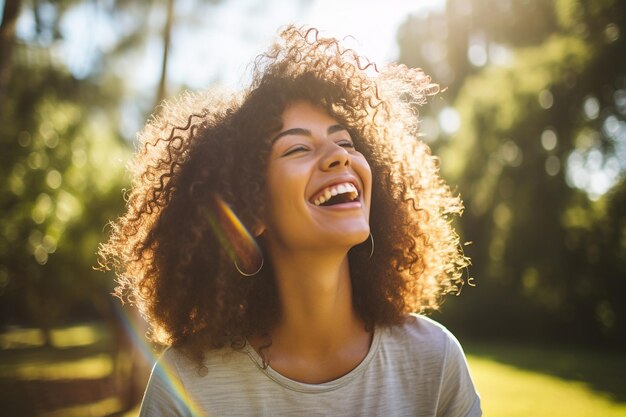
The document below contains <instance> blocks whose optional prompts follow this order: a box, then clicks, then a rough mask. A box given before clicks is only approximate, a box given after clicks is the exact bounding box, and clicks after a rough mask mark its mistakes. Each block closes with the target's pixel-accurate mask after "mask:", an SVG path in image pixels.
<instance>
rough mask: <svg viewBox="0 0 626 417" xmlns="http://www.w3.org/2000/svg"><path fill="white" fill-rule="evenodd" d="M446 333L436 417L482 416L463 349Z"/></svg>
mask: <svg viewBox="0 0 626 417" xmlns="http://www.w3.org/2000/svg"><path fill="white" fill-rule="evenodd" d="M446 333H447V335H448V339H447V341H446V355H445V362H444V368H443V378H442V381H441V384H442V386H441V391H440V397H439V407H438V412H437V416H438V417H478V416H482V410H481V408H480V397H479V396H478V393H477V392H476V388H475V387H474V382H473V381H472V377H471V376H470V373H469V369H468V366H467V360H466V359H465V354H464V353H463V348H461V345H460V344H459V342H458V340H457V339H456V338H455V337H454V336H453V335H452V334H451V333H450V332H447V331H446Z"/></svg>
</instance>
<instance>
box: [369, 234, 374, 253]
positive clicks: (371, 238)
mask: <svg viewBox="0 0 626 417" xmlns="http://www.w3.org/2000/svg"><path fill="white" fill-rule="evenodd" d="M370 242H372V249H371V250H370V256H369V259H372V255H374V236H372V232H370Z"/></svg>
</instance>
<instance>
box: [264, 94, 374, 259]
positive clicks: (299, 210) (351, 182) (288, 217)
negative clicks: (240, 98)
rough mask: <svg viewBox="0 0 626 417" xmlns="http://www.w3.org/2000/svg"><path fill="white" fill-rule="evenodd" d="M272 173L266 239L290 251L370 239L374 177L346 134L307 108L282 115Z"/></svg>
mask: <svg viewBox="0 0 626 417" xmlns="http://www.w3.org/2000/svg"><path fill="white" fill-rule="evenodd" d="M282 122H283V126H282V129H281V130H280V131H279V132H277V133H276V135H275V136H274V137H273V143H272V149H271V152H270V159H269V162H268V168H267V209H268V210H267V216H266V217H267V218H266V224H265V232H266V238H267V239H269V242H270V245H280V246H281V247H282V248H284V249H286V250H310V249H320V248H323V249H330V248H337V249H345V250H348V249H349V248H351V247H352V246H354V245H357V244H359V243H361V242H363V241H364V240H365V239H367V237H368V235H369V211H370V202H371V187H372V173H371V170H370V167H369V164H368V163H367V161H366V160H365V157H364V156H363V155H362V154H361V153H360V152H359V151H358V149H356V148H355V147H354V143H353V141H352V138H351V137H350V134H349V133H348V131H347V130H346V128H345V127H344V126H342V125H340V124H339V123H338V122H337V121H336V120H334V119H333V118H332V117H330V116H329V115H328V114H327V113H326V112H325V111H324V110H322V109H321V108H319V107H315V106H313V105H312V104H309V103H308V102H302V101H298V102H294V103H292V104H291V105H289V106H288V107H287V108H286V110H285V111H284V112H283V114H282Z"/></svg>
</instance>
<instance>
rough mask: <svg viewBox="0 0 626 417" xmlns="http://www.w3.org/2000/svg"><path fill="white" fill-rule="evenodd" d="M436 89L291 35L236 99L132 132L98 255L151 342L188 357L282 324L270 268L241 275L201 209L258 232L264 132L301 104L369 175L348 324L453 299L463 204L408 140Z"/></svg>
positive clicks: (305, 32) (335, 46)
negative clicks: (365, 227)
mask: <svg viewBox="0 0 626 417" xmlns="http://www.w3.org/2000/svg"><path fill="white" fill-rule="evenodd" d="M437 89H438V88H437V86H436V85H434V84H432V83H431V82H430V78H429V77H427V76H426V75H425V74H424V73H423V72H422V71H421V70H419V69H410V68H407V67H405V66H395V65H394V66H388V67H385V68H384V69H378V68H377V67H376V66H375V65H374V64H372V63H370V62H369V61H368V60H366V59H365V58H363V57H360V56H359V55H358V54H357V53H356V52H354V51H353V50H350V49H345V48H343V47H342V46H341V45H340V43H339V42H338V41H337V40H336V39H332V38H323V37H321V36H320V35H319V33H318V31H317V30H315V29H304V28H296V27H293V26H290V27H288V28H286V29H285V30H283V31H282V32H281V36H280V41H279V42H278V43H276V44H275V45H273V46H272V47H271V48H270V50H269V51H268V52H267V53H265V54H263V55H260V56H259V57H258V58H257V59H256V61H255V65H254V68H253V81H252V83H251V85H250V87H249V88H248V89H247V90H246V91H244V92H243V94H241V95H239V96H237V97H230V98H228V97H225V96H220V95H218V94H217V93H215V92H205V93H202V94H189V93H188V94H186V95H184V96H183V97H182V98H180V99H179V100H178V101H176V102H174V103H169V104H165V105H164V106H163V107H162V108H161V110H160V114H159V115H158V116H154V117H153V118H152V119H151V120H150V121H149V122H148V124H147V126H146V127H145V128H144V129H143V131H142V132H141V133H140V134H139V140H140V146H139V150H138V152H137V154H136V156H135V158H134V161H133V163H132V164H131V171H132V173H133V175H134V176H133V183H132V188H131V190H130V192H129V193H128V196H127V197H128V203H127V211H126V213H125V214H124V215H123V216H122V217H120V218H119V219H117V220H116V221H115V222H114V223H112V232H111V235H110V237H109V240H108V241H107V242H106V243H104V244H102V245H101V247H100V250H99V256H100V261H101V264H102V265H103V266H104V267H105V268H114V269H115V270H116V271H117V275H118V284H119V285H118V287H117V294H118V295H119V296H120V297H123V298H128V299H130V301H131V302H133V303H136V304H137V305H138V307H139V309H140V311H141V312H142V314H143V315H144V316H145V317H146V318H147V320H148V322H149V323H150V325H151V328H152V330H153V331H152V333H151V335H152V337H153V339H154V340H155V341H157V342H159V343H161V344H166V345H175V346H179V347H184V348H187V349H189V350H190V351H191V352H193V353H195V356H196V357H198V358H201V357H202V350H203V349H207V348H219V347H223V346H225V345H231V346H241V343H243V341H244V340H245V338H246V337H247V336H250V335H253V334H266V333H267V332H269V331H270V330H271V328H272V326H273V325H275V324H276V322H277V320H278V319H279V317H280V311H279V308H280V303H279V302H278V294H277V289H276V285H275V283H274V278H273V274H272V265H271V262H270V261H271V260H267V259H266V265H265V266H264V267H263V269H262V271H261V272H260V273H259V274H258V275H257V276H255V277H253V278H245V277H242V276H241V275H240V274H239V273H238V272H237V270H236V269H235V267H234V266H233V263H232V261H231V259H230V257H229V256H228V254H227V251H226V250H225V249H224V248H223V246H222V245H220V240H219V238H218V236H216V234H215V233H213V232H212V229H211V225H210V222H209V220H207V215H206V208H207V207H211V205H212V204H213V202H212V196H214V195H216V194H217V195H220V196H221V197H222V198H223V199H224V200H225V201H226V202H227V203H228V205H229V206H230V207H231V208H232V209H233V210H234V212H235V213H236V214H237V215H238V216H239V218H240V219H241V220H242V222H243V224H244V225H246V226H247V227H248V228H251V227H253V226H254V225H256V224H259V222H260V220H261V219H262V217H263V211H264V203H265V200H264V195H265V191H264V190H265V175H264V173H265V172H266V165H267V159H268V154H269V151H270V147H271V144H270V140H271V137H272V133H276V132H277V131H278V130H279V129H280V128H281V114H282V113H283V111H284V110H285V108H286V107H287V105H288V104H289V103H291V102H294V101H296V100H304V101H308V102H310V103H312V104H314V105H316V106H319V107H321V108H323V109H325V110H326V112H328V114H329V115H330V116H332V117H333V118H335V119H336V120H337V121H338V122H340V123H341V124H343V125H345V126H348V127H349V130H350V134H351V137H352V138H353V140H354V142H355V146H356V148H357V149H358V150H359V151H360V152H361V153H362V154H363V155H364V156H365V158H366V159H367V161H368V162H369V164H370V166H371V170H372V175H373V184H372V207H371V214H370V227H371V233H372V235H373V236H374V239H375V242H376V250H375V251H374V254H373V256H372V257H371V258H369V255H370V249H369V245H368V243H364V244H361V245H358V246H356V247H354V248H353V249H352V250H351V251H350V252H349V255H348V256H349V265H350V273H351V280H352V288H353V300H354V305H355V308H356V311H357V312H358V314H359V316H360V317H361V319H362V320H364V322H365V323H366V325H367V327H368V328H372V327H373V326H376V325H383V326H385V325H393V324H397V323H400V322H401V321H402V320H403V319H404V318H405V316H406V314H407V313H409V312H414V311H418V312H424V311H427V310H432V309H436V308H438V306H439V304H440V302H441V296H442V295H443V294H445V293H449V292H456V291H458V290H459V289H460V286H461V285H462V284H463V280H462V271H463V268H464V267H466V266H467V265H468V259H467V258H466V257H465V256H464V255H463V253H462V251H461V250H460V245H459V238H458V236H457V234H456V233H455V231H454V229H453V227H452V226H451V218H450V216H451V215H453V214H460V213H461V211H462V205H461V201H460V199H459V198H458V197H456V196H453V195H452V193H451V191H450V189H449V188H448V186H447V185H446V184H445V183H444V182H443V181H442V180H441V178H440V177H439V174H438V163H437V159H436V158H435V157H434V156H432V155H431V153H430V149H429V148H428V146H427V145H425V144H424V143H422V142H421V141H419V140H418V139H417V116H416V110H415V109H416V107H417V105H421V104H423V103H424V102H425V100H426V97H427V96H429V95H432V94H435V93H436V92H437ZM259 245H260V247H261V248H262V249H263V247H264V244H263V239H262V238H261V239H260V241H259ZM266 258H267V257H266Z"/></svg>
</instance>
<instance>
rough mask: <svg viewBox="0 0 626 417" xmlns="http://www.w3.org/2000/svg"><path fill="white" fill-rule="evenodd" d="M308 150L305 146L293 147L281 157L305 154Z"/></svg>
mask: <svg viewBox="0 0 626 417" xmlns="http://www.w3.org/2000/svg"><path fill="white" fill-rule="evenodd" d="M308 150H309V148H307V147H306V146H295V147H293V148H291V149H289V150H288V151H287V152H285V153H284V154H283V155H282V156H289V155H293V154H295V153H298V152H306V151H308Z"/></svg>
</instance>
